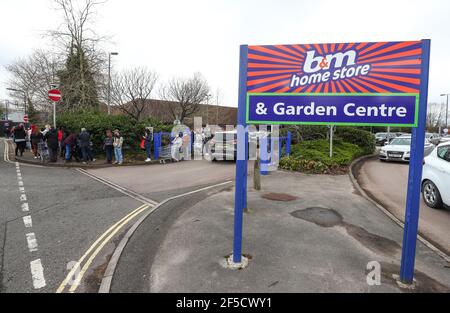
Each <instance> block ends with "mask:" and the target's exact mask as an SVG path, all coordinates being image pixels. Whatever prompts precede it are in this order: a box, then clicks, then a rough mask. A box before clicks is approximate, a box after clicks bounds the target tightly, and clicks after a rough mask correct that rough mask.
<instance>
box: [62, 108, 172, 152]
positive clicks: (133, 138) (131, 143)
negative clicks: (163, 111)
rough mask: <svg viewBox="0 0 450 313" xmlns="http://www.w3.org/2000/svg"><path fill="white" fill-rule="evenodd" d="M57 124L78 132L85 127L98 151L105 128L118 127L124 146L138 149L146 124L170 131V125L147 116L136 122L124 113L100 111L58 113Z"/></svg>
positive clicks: (158, 129) (155, 129)
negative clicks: (115, 113)
mask: <svg viewBox="0 0 450 313" xmlns="http://www.w3.org/2000/svg"><path fill="white" fill-rule="evenodd" d="M57 125H58V126H62V127H64V128H65V129H67V130H69V131H74V132H76V133H79V132H80V131H81V128H83V127H84V128H86V129H87V130H88V131H89V133H90V134H91V138H92V143H93V145H94V152H95V153H100V152H101V151H102V147H103V138H104V137H105V131H106V130H108V129H109V130H111V131H113V130H115V129H119V130H120V132H121V134H122V136H123V138H124V148H125V149H130V150H134V151H138V150H139V144H140V141H141V136H142V134H143V131H144V129H145V127H146V126H151V127H153V128H154V131H155V132H158V131H170V129H171V128H172V126H171V125H164V124H162V123H161V122H160V121H158V120H156V119H152V118H149V119H147V120H143V121H141V122H137V121H136V120H134V119H133V118H131V117H128V116H125V115H108V114H106V113H102V112H91V111H77V112H66V113H62V114H60V115H59V117H58V120H57Z"/></svg>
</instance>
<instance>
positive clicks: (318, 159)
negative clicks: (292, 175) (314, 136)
mask: <svg viewBox="0 0 450 313" xmlns="http://www.w3.org/2000/svg"><path fill="white" fill-rule="evenodd" d="M329 152H330V146H329V141H328V140H325V139H320V140H309V141H303V142H300V143H299V144H297V145H294V146H293V147H292V152H291V156H290V157H284V158H282V159H281V160H280V167H281V168H283V169H287V170H291V171H301V172H306V173H316V174H322V173H328V172H331V171H333V169H336V168H342V167H345V166H348V165H349V164H350V163H351V162H352V161H353V160H354V159H355V158H358V157H360V156H362V155H364V154H366V153H365V151H364V149H363V148H361V147H359V146H358V145H355V144H352V143H348V142H344V141H342V140H340V139H336V140H334V141H333V157H332V158H330V156H329Z"/></svg>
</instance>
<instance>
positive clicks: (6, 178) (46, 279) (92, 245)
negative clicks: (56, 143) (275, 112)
mask: <svg viewBox="0 0 450 313" xmlns="http://www.w3.org/2000/svg"><path fill="white" fill-rule="evenodd" d="M5 147H6V145H5V142H4V141H3V140H0V152H1V155H2V158H1V159H0V190H1V193H0V262H1V263H0V292H26V293H28V292H97V290H98V286H99V283H100V281H101V278H102V273H103V271H104V270H105V268H106V265H107V263H108V260H109V258H110V256H111V254H112V253H113V251H114V249H115V247H116V245H117V244H118V242H119V241H120V238H121V237H122V236H123V234H124V233H125V232H126V231H127V230H128V228H129V227H131V225H132V224H133V222H134V221H136V220H137V219H138V218H139V217H140V216H141V215H142V214H144V213H145V212H147V211H148V210H151V209H152V208H153V207H154V206H155V205H156V204H157V203H158V202H159V201H162V200H164V199H166V198H167V197H170V196H174V195H178V194H182V193H184V192H186V191H190V190H194V189H198V188H201V187H202V186H206V185H210V184H213V183H217V182H223V181H225V180H230V179H231V180H232V179H233V178H234V168H235V167H234V163H229V162H221V163H209V162H203V161H195V162H194V161H192V162H180V163H174V164H167V165H149V166H135V167H116V168H104V169H101V170H92V171H90V172H89V173H87V172H82V171H80V170H77V169H68V168H48V167H36V166H29V165H25V164H19V163H15V162H11V161H9V160H8V156H5V158H3V152H4V151H5ZM9 158H12V156H9ZM93 174H95V175H99V176H101V177H104V178H107V179H110V180H113V181H114V182H115V183H117V184H120V185H121V186H124V187H126V188H129V189H131V190H127V189H123V188H122V187H121V186H119V187H117V186H115V185H113V184H110V183H109V182H106V184H105V183H103V182H100V181H99V180H98V179H97V178H96V177H92V175H93ZM144 196H145V197H144ZM77 262H78V263H77ZM74 264H75V265H78V266H75V267H74V266H73V265H74Z"/></svg>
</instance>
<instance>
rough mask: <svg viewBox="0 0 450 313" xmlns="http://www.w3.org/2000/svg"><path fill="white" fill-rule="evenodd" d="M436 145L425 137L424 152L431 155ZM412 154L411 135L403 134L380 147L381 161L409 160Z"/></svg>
mask: <svg viewBox="0 0 450 313" xmlns="http://www.w3.org/2000/svg"><path fill="white" fill-rule="evenodd" d="M434 148H435V146H434V145H433V144H432V143H430V142H429V141H428V139H426V138H425V146H424V154H425V156H427V155H429V154H430V153H431V151H433V149H434ZM410 154H411V136H410V135H403V136H400V137H397V138H394V139H392V140H391V142H390V143H386V145H385V146H384V147H382V148H381V149H380V153H379V156H378V158H379V159H380V160H381V161H403V162H409V159H410Z"/></svg>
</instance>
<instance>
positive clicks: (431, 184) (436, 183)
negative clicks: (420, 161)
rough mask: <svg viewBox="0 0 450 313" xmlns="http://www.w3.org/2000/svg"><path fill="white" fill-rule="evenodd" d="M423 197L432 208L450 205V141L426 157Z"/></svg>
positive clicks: (423, 175)
mask: <svg viewBox="0 0 450 313" xmlns="http://www.w3.org/2000/svg"><path fill="white" fill-rule="evenodd" d="M422 197H423V200H424V202H425V204H426V205H427V206H429V207H431V208H434V209H440V208H443V207H446V208H449V207H450V142H447V143H443V144H440V145H438V146H437V147H436V149H434V150H433V152H432V153H431V154H430V155H429V156H427V157H426V158H425V159H424V165H423V174H422Z"/></svg>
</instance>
